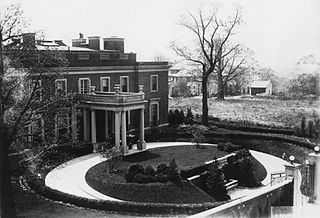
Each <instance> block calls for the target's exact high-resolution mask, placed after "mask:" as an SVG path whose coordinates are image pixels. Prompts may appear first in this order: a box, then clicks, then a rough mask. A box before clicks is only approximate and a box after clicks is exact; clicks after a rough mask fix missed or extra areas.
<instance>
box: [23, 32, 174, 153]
mask: <svg viewBox="0 0 320 218" xmlns="http://www.w3.org/2000/svg"><path fill="white" fill-rule="evenodd" d="M31 36H32V35H31ZM28 37H29V38H28V40H30V35H29V36H28ZM32 40H33V39H32ZM101 41H102V42H103V48H102V49H101V48H100V47H102V46H101V44H100V42H101ZM35 43H36V47H37V49H38V50H48V49H54V50H57V51H59V52H60V53H61V54H62V55H63V57H64V58H65V59H66V60H67V62H68V66H67V67H66V68H65V69H64V71H63V72H62V76H61V78H59V79H56V80H55V84H54V86H55V92H56V93H57V92H60V93H61V92H65V93H67V92H71V93H74V96H75V97H74V98H75V101H76V108H73V109H71V110H70V112H69V113H67V116H65V117H64V118H63V119H60V121H58V119H56V121H55V122H56V124H55V128H56V132H57V137H59V131H60V130H61V129H63V126H68V127H66V129H65V130H64V131H65V132H68V133H69V134H70V137H71V138H72V140H74V141H82V142H88V143H92V144H93V145H94V150H96V149H97V148H98V147H97V145H98V144H99V143H100V142H105V141H106V139H108V138H109V137H110V136H112V138H113V139H114V143H115V145H116V146H120V148H121V151H122V152H123V153H127V152H128V146H127V143H128V142H127V136H128V134H129V133H131V134H133V135H136V136H137V139H138V142H137V145H138V149H144V148H145V146H146V144H145V140H144V132H145V131H148V130H152V129H158V128H161V127H164V126H166V125H168V69H169V65H168V63H167V62H138V61H137V60H136V54H135V53H126V52H125V51H124V39H123V38H118V37H110V38H103V39H100V37H98V36H93V37H88V39H86V38H84V37H83V34H80V37H79V38H78V39H73V40H72V46H67V45H65V44H64V43H63V42H62V41H61V40H53V41H45V40H42V41H37V42H36V41H35ZM38 82H39V84H41V86H43V88H44V89H45V88H46V87H47V86H48V85H49V86H50V85H53V84H44V83H42V82H41V81H38ZM66 123H67V124H70V125H66Z"/></svg>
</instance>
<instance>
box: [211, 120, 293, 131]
mask: <svg viewBox="0 0 320 218" xmlns="http://www.w3.org/2000/svg"><path fill="white" fill-rule="evenodd" d="M209 123H210V124H211V125H214V126H217V127H220V128H225V129H231V130H242V131H251V132H260V133H261V132H264V133H276V134H284V135H294V134H295V133H296V132H295V130H294V129H283V128H277V127H268V126H257V125H247V124H243V123H238V122H226V121H220V120H217V119H214V118H211V119H210V120H209Z"/></svg>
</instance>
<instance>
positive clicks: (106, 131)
mask: <svg viewBox="0 0 320 218" xmlns="http://www.w3.org/2000/svg"><path fill="white" fill-rule="evenodd" d="M108 114H109V113H108V111H105V121H104V122H105V125H106V128H105V135H106V139H108V138H109V117H108Z"/></svg>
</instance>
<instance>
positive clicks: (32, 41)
mask: <svg viewBox="0 0 320 218" xmlns="http://www.w3.org/2000/svg"><path fill="white" fill-rule="evenodd" d="M22 43H23V45H24V46H25V47H28V48H34V47H35V46H36V34H35V33H25V34H23V35H22Z"/></svg>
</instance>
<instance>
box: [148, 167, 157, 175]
mask: <svg viewBox="0 0 320 218" xmlns="http://www.w3.org/2000/svg"><path fill="white" fill-rule="evenodd" d="M146 175H149V176H155V175H156V171H155V170H154V169H153V167H152V166H150V165H149V166H147V168H146Z"/></svg>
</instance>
